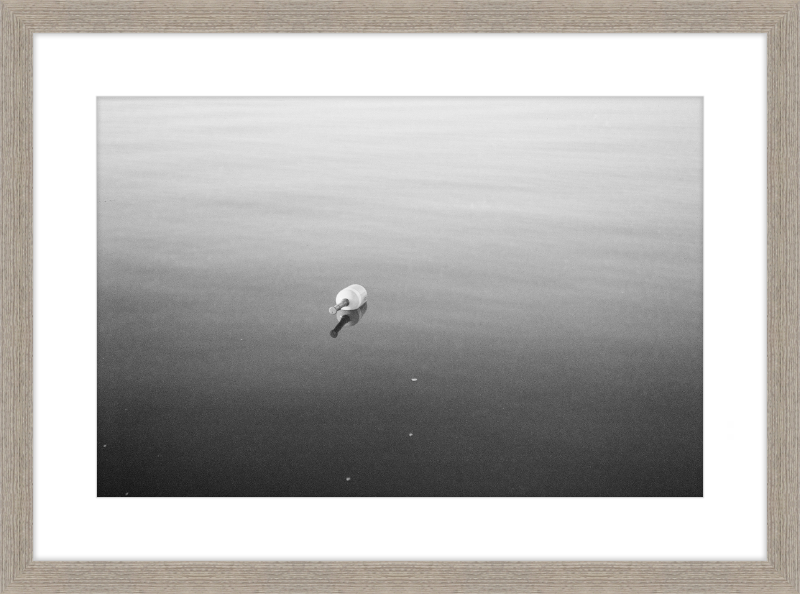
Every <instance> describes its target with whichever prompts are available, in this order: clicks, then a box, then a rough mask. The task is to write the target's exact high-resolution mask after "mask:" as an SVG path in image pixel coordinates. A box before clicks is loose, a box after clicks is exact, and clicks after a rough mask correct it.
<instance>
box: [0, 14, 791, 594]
mask: <svg viewBox="0 0 800 594" xmlns="http://www.w3.org/2000/svg"><path fill="white" fill-rule="evenodd" d="M0 21H1V23H0V24H1V26H2V40H1V41H0V43H1V47H2V77H0V97H2V153H1V154H0V161H2V163H1V167H2V169H1V170H0V171H1V175H2V177H1V178H0V184H1V188H2V194H1V195H2V205H1V206H2V210H1V214H0V217H2V221H1V222H2V244H1V245H2V252H1V254H0V256H1V257H2V318H1V319H0V322H1V324H2V325H1V326H0V331H1V332H2V343H1V344H2V347H1V348H2V352H1V355H2V421H1V423H2V471H1V472H2V475H1V476H0V479H1V480H2V483H1V484H0V498H1V500H2V501H1V504H2V506H1V508H0V519H1V520H2V575H1V576H0V590H2V591H4V592H9V593H11V592H18V591H19V592H23V591H24V592H127V591H131V592H161V591H164V592H166V591H169V592H200V591H209V592H211V591H213V592H222V591H224V592H320V593H323V592H325V593H329V592H400V591H403V592H431V593H433V592H600V591H608V592H616V593H621V592H709V593H710V592H719V593H733V592H764V593H766V592H774V593H777V592H798V591H800V552H799V550H798V540H799V537H800V513H799V512H800V501H799V498H800V482H799V479H800V468H799V467H798V465H799V464H800V457H799V456H798V454H799V453H800V433H798V425H799V424H800V414H798V413H800V407H799V404H800V403H799V402H798V377H799V376H800V369H799V368H798V364H799V363H800V359H798V348H799V347H800V340H798V338H799V337H798V331H799V330H800V319H799V318H798V284H799V283H800V274H799V272H798V248H799V247H800V244H799V243H798V238H799V236H798V226H799V225H800V218H799V215H800V202H799V201H798V192H799V191H800V142H799V140H800V139H799V138H798V132H799V130H798V119H799V118H800V94H799V93H798V84H799V82H800V77H799V76H798V75H799V74H800V48H799V47H798V43H799V42H800V11H799V9H798V4H797V3H796V2H795V1H784V0H673V1H670V0H632V1H622V0H601V1H596V2H592V1H586V0H572V1H567V2H561V1H560V0H433V1H431V2H422V1H418V0H417V1H415V0H377V1H375V2H368V1H364V0H337V1H336V2H333V1H331V0H240V1H234V2H223V1H221V0H188V1H181V0H163V1H162V0H7V1H3V2H2V4H1V5H0ZM56 32H58V33H65V32H68V33H84V32H86V33H88V32H94V33H97V32H103V33H107V32H146V33H174V32H181V33H188V32H192V33H210V32H225V33H237V32H493V33H496V32H546V33H589V32H594V33H599V32H604V33H634V32H635V33H654V32H681V33H717V32H719V33H722V32H726V33H766V34H767V39H768V70H767V72H768V74H767V76H768V81H767V88H768V143H767V151H768V172H767V175H768V190H767V200H768V213H767V216H768V245H767V254H768V263H767V271H768V306H767V308H768V319H767V330H768V347H767V351H768V352H767V357H768V363H767V365H768V367H767V369H768V412H767V422H768V427H767V431H768V450H767V456H768V460H767V464H768V484H767V502H768V509H767V511H768V513H767V523H768V525H767V560H766V561H747V562H712V561H708V562H705V561H703V562H341V563H339V562H40V561H34V560H33V487H34V485H33V391H32V378H33V348H32V335H33V331H32V323H33V320H32V312H33V287H32V279H33V249H32V248H33V233H32V220H33V205H32V200H33V126H32V118H33V97H32V94H33V89H32V86H33V34H34V33H56Z"/></svg>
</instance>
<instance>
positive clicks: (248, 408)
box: [98, 98, 703, 497]
mask: <svg viewBox="0 0 800 594" xmlns="http://www.w3.org/2000/svg"><path fill="white" fill-rule="evenodd" d="M352 283H359V284H361V285H363V286H365V287H366V288H367V290H368V292H369V298H368V308H367V311H366V312H364V313H363V315H361V317H360V319H359V320H358V323H357V324H355V325H352V326H345V327H343V328H341V330H340V331H339V333H338V336H337V337H336V338H333V337H332V336H331V330H333V329H334V326H336V324H337V319H336V316H335V315H330V314H329V313H328V308H329V307H330V306H331V305H333V304H334V303H333V300H334V297H335V295H336V293H337V292H338V291H339V290H340V289H342V288H344V287H345V286H347V285H350V284H352ZM702 339H703V328H702V101H701V100H700V99H695V98H690V99H682V98H680V99H678V98H667V99H650V98H648V99H635V98H634V99H617V98H608V99H590V98H570V99H564V98H552V99H543V98H542V99H539V98H514V99H503V98H464V99H445V98H434V99H417V98H414V99H412V98H402V99H388V98H374V99H351V98H338V99H328V98H325V99H322V98H307V99H275V98H264V99H166V98H156V99H145V98H142V99H100V100H99V101H98V495H99V496H125V495H127V496H130V497H134V496H139V497H145V496H246V497H275V496H509V497H510V496H570V497H594V496H648V497H649V496H663V497H667V496H669V497H672V496H689V497H696V496H702V493H703V481H702V474H703V459H702V445H703V441H702V438H703V425H702V420H703V417H702V413H703V343H702ZM412 380H416V381H412Z"/></svg>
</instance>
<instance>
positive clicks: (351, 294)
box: [328, 285, 367, 314]
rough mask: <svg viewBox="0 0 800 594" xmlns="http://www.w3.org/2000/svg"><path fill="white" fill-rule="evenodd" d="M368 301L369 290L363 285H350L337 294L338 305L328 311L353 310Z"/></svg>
mask: <svg viewBox="0 0 800 594" xmlns="http://www.w3.org/2000/svg"><path fill="white" fill-rule="evenodd" d="M366 302H367V290H366V289H365V288H364V287H362V286H361V285H350V286H349V287H345V288H344V289H342V290H341V291H339V292H338V293H337V294H336V305H334V306H333V307H330V308H328V313H332V314H334V313H336V312H337V311H339V310H340V309H343V310H345V311H351V310H354V309H358V308H359V307H361V306H362V305H364V304H365V303H366Z"/></svg>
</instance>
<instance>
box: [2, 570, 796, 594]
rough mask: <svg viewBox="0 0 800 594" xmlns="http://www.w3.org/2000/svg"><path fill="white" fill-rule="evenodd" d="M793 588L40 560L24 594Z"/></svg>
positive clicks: (702, 581) (705, 576)
mask: <svg viewBox="0 0 800 594" xmlns="http://www.w3.org/2000/svg"><path fill="white" fill-rule="evenodd" d="M124 584H136V591H137V592H162V591H170V592H178V591H180V592H228V591H230V592H269V593H272V592H275V593H278V592H304V593H315V594H317V593H318V594H323V593H334V592H353V593H356V592H358V593H364V592H393V593H394V592H407V593H409V594H411V593H433V592H436V593H439V592H447V593H457V592H458V593H475V594H478V593H483V592H495V593H501V592H502V593H513V594H518V593H523V592H586V593H591V592H609V593H610V592H614V593H617V594H626V593H632V592H651V593H662V592H709V593H711V592H714V593H719V594H723V593H725V594H733V593H739V592H741V593H745V592H748V593H755V592H759V593H760V592H774V593H777V592H784V593H789V592H792V589H791V588H790V586H789V584H788V583H787V582H786V580H784V579H783V578H782V577H781V576H780V575H778V574H777V572H775V571H774V569H773V568H772V566H771V565H770V564H769V563H766V562H762V563H432V562H428V563H199V562H198V563H34V564H33V566H32V567H31V568H30V569H29V571H27V572H26V573H25V575H24V576H22V577H21V578H20V579H19V580H18V581H17V582H16V584H15V589H14V591H19V592H48V593H49V592H52V593H55V592H86V593H100V592H115V591H119V590H121V589H122V587H123V585H124Z"/></svg>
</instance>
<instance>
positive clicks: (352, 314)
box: [331, 303, 367, 338]
mask: <svg viewBox="0 0 800 594" xmlns="http://www.w3.org/2000/svg"><path fill="white" fill-rule="evenodd" d="M365 313H367V304H366V303H365V304H364V305H362V306H361V307H359V308H358V309H353V310H350V311H346V310H339V311H337V312H336V319H337V320H338V321H339V323H338V324H336V327H335V328H334V329H333V330H331V336H332V337H333V338H336V337H337V336H339V332H340V331H341V329H342V328H344V327H345V326H355V325H356V324H358V322H359V320H360V319H361V318H362V317H363V316H364V314H365Z"/></svg>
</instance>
